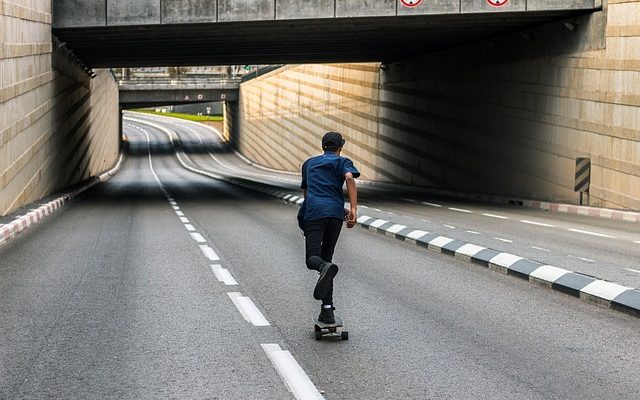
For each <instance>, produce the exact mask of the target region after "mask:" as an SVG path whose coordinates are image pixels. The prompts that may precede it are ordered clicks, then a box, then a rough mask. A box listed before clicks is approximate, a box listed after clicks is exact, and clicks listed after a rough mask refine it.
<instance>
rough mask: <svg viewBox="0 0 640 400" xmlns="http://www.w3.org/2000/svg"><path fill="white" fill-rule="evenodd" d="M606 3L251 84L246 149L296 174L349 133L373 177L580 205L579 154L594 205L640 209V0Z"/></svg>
mask: <svg viewBox="0 0 640 400" xmlns="http://www.w3.org/2000/svg"><path fill="white" fill-rule="evenodd" d="M605 6H607V5H606V4H605ZM607 7H608V9H606V13H608V18H605V16H606V13H597V14H595V15H593V16H591V17H585V18H582V19H580V20H578V21H577V24H576V21H573V22H572V23H571V24H566V25H565V24H563V23H556V24H552V25H549V26H546V27H542V28H536V29H533V30H529V31H527V32H522V33H517V34H513V35H510V36H504V37H501V38H497V39H494V40H490V41H486V42H482V43H477V44H472V45H468V46H465V47H461V48H456V49H451V50H448V51H444V52H441V53H437V54H432V55H429V56H425V57H422V58H419V59H413V60H405V61H403V62H399V63H396V64H392V65H388V66H383V69H379V68H378V66H377V65H374V64H367V65H323V66H320V65H308V66H292V67H288V68H286V69H284V70H282V71H279V72H275V73H272V74H271V75H267V76H265V77H262V78H260V79H257V80H254V81H250V82H247V83H245V84H243V85H242V86H241V100H240V105H239V107H238V108H239V110H238V114H239V120H238V123H237V124H236V125H237V127H238V129H239V132H240V133H239V134H240V136H239V141H238V146H239V148H240V149H241V151H242V152H243V153H244V154H245V155H247V156H248V157H249V158H251V159H253V160H254V161H256V162H259V163H262V164H265V165H267V166H270V167H274V168H281V169H287V170H295V169H297V168H298V166H299V165H300V163H301V161H302V160H303V159H304V158H306V157H308V156H310V155H312V154H315V153H317V152H318V144H317V143H318V142H319V140H320V137H321V135H322V133H323V132H324V131H326V130H329V129H331V130H338V131H342V132H343V133H345V135H346V136H347V146H346V147H345V150H346V153H347V155H349V156H351V157H352V158H353V159H354V160H355V161H356V163H357V164H359V165H360V166H361V168H362V169H363V172H364V177H366V178H369V179H374V180H382V181H391V182H398V183H408V184H413V185H420V186H438V187H447V188H456V189H459V190H467V191H476V192H487V193H495V194H504V195H514V196H522V197H526V198H536V199H546V200H559V201H568V202H573V203H575V202H576V201H577V199H578V195H577V194H576V193H574V191H573V185H574V174H575V159H576V158H577V157H591V161H592V178H591V191H590V194H591V196H590V203H591V204H593V205H600V206H607V207H614V208H627V209H640V1H638V0H633V1H629V0H610V1H609V2H608V6H607ZM378 81H379V82H378ZM378 83H379V85H378ZM354 147H355V148H354Z"/></svg>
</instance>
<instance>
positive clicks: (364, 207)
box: [360, 205, 369, 208]
mask: <svg viewBox="0 0 640 400" xmlns="http://www.w3.org/2000/svg"><path fill="white" fill-rule="evenodd" d="M360 208H369V207H367V206H363V205H361V206H360Z"/></svg>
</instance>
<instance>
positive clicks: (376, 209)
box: [373, 208, 382, 212]
mask: <svg viewBox="0 0 640 400" xmlns="http://www.w3.org/2000/svg"><path fill="white" fill-rule="evenodd" d="M373 211H378V212H382V210H381V209H379V208H374V209H373Z"/></svg>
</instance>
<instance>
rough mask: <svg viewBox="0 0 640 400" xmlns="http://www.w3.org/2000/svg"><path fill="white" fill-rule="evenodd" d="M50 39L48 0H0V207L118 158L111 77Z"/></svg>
mask: <svg viewBox="0 0 640 400" xmlns="http://www.w3.org/2000/svg"><path fill="white" fill-rule="evenodd" d="M52 47H53V46H52V37H51V4H50V2H49V1H29V0H22V1H20V0H17V1H15V0H14V1H12V2H8V1H3V0H0V215H5V214H7V213H9V212H11V211H12V210H15V209H16V208H19V207H21V206H23V205H26V204H29V203H31V202H34V201H37V200H39V199H40V198H42V197H44V196H47V195H49V194H50V193H52V192H55V191H56V190H58V189H61V188H63V187H65V186H68V185H72V184H74V183H77V182H79V181H81V180H83V179H86V178H88V177H90V176H92V175H95V174H97V173H98V172H101V171H104V170H106V169H108V168H109V167H110V166H112V165H113V164H114V162H115V161H116V159H117V155H118V141H119V137H118V135H119V134H118V131H119V114H118V88H117V85H116V83H115V80H114V79H113V77H112V76H111V74H110V72H108V71H97V76H96V78H94V79H90V77H89V76H88V75H87V74H86V73H85V72H84V71H82V70H81V69H80V68H79V67H78V66H77V65H75V64H74V63H72V62H71V61H70V60H69V59H68V58H67V57H66V56H65V55H64V54H62V53H61V52H59V51H54V50H53V48H52ZM54 65H55V68H54Z"/></svg>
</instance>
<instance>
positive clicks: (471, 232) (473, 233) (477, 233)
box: [465, 231, 482, 235]
mask: <svg viewBox="0 0 640 400" xmlns="http://www.w3.org/2000/svg"><path fill="white" fill-rule="evenodd" d="M465 232H467V233H470V234H472V235H482V233H480V232H476V231H465Z"/></svg>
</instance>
